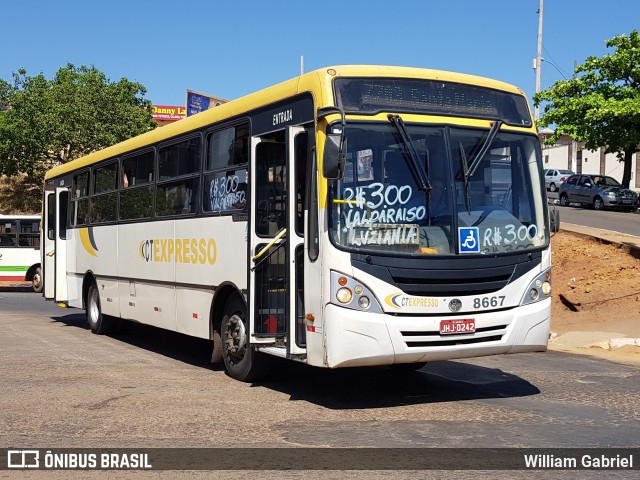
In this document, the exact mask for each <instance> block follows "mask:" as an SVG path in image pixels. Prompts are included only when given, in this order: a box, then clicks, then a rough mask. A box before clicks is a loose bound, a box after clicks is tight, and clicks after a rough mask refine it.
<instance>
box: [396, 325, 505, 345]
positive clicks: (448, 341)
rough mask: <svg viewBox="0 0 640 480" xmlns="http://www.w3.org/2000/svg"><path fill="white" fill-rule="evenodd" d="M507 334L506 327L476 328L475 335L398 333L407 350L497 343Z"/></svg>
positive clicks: (428, 332)
mask: <svg viewBox="0 0 640 480" xmlns="http://www.w3.org/2000/svg"><path fill="white" fill-rule="evenodd" d="M506 333H507V325H497V326H492V327H484V328H478V329H477V330H476V331H475V333H471V334H460V335H440V332H438V331H426V332H418V331H410V332H400V334H401V335H402V339H403V340H404V343H405V344H406V345H407V347H408V348H420V347H451V346H454V345H471V344H474V343H486V342H498V341H500V340H502V337H503V336H504V335H505V334H506Z"/></svg>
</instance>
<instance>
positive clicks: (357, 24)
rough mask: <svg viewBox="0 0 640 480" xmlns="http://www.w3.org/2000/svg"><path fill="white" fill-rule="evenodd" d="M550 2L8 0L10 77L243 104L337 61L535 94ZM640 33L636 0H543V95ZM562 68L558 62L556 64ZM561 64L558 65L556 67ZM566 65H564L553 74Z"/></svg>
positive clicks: (1, 36)
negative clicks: (467, 78)
mask: <svg viewBox="0 0 640 480" xmlns="http://www.w3.org/2000/svg"><path fill="white" fill-rule="evenodd" d="M538 6H539V0H483V1H480V0H440V1H433V0H386V1H381V0H329V1H318V2H312V1H295V2H294V1H286V0H268V1H258V0H244V1H243V0H235V1H220V0H218V1H214V0H210V1H205V0H180V1H169V0H137V1H136V0H103V1H98V2H93V1H87V0H83V1H76V0H58V1H45V0H20V1H11V0H0V9H1V10H0V11H2V26H1V27H0V78H2V79H4V80H11V74H12V72H15V71H17V70H18V69H19V68H21V67H24V68H26V69H27V73H28V74H30V75H36V74H38V73H41V72H42V73H44V74H45V76H46V77H47V78H51V77H53V75H54V74H55V72H56V71H57V70H58V69H59V68H60V67H62V66H64V65H66V64H67V63H73V64H75V65H77V66H79V65H94V66H95V67H96V68H98V69H99V70H101V71H103V72H104V73H105V74H106V75H107V77H109V78H110V79H111V80H113V81H116V80H119V79H120V78H122V77H126V78H128V79H129V80H132V81H137V82H140V83H142V84H143V85H144V86H146V88H147V94H146V96H145V98H147V99H149V100H151V101H152V102H153V103H154V104H156V105H184V103H185V96H186V93H185V92H186V90H187V89H191V90H196V91H200V92H203V93H208V94H211V95H215V96H218V97H222V98H226V99H233V98H238V97H240V96H243V95H246V94H248V93H251V92H253V91H256V90H259V89H261V88H264V87H267V86H269V85H272V84H275V83H278V82H280V81H284V80H287V79H289V78H292V77H295V76H296V75H298V74H299V73H300V56H301V55H303V56H304V66H305V71H310V70H314V69H317V68H321V67H325V66H329V65H340V64H350V63H357V64H383V65H404V66H413V67H426V68H435V69H442V70H452V71H458V72H464V73H471V74H475V75H482V76H486V77H491V78H496V79H499V80H503V81H506V82H509V83H512V84H515V85H517V86H519V87H520V88H522V89H523V90H524V91H525V93H526V94H527V95H528V96H529V97H530V96H531V95H532V94H533V93H534V91H535V74H534V71H533V69H532V59H533V58H534V57H535V56H536V54H537V32H538V15H537V10H538ZM633 29H640V2H639V1H638V0H608V1H595V0H574V1H572V0H545V5H544V30H543V45H544V50H543V57H544V58H545V60H547V62H545V63H543V69H542V88H543V89H544V88H547V87H550V86H551V85H552V84H553V83H554V82H555V81H557V80H562V79H563V77H562V74H561V73H560V72H559V71H558V70H561V71H562V72H563V73H564V75H565V76H566V77H569V76H571V75H572V71H573V62H574V60H577V61H578V62H579V63H582V62H583V61H584V59H585V58H586V57H587V56H589V55H595V56H602V55H604V54H605V53H607V52H611V49H607V48H606V47H605V45H604V42H605V40H607V39H609V38H611V37H613V36H615V35H618V34H628V33H629V32H630V31H631V30H633ZM549 62H552V63H549ZM554 65H555V66H554ZM556 67H557V68H556Z"/></svg>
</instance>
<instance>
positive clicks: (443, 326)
mask: <svg viewBox="0 0 640 480" xmlns="http://www.w3.org/2000/svg"><path fill="white" fill-rule="evenodd" d="M475 331H476V321H475V319H473V318H465V319H461V320H440V335H453V334H458V333H473V332H475Z"/></svg>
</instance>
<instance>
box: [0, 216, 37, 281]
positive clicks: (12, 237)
mask: <svg viewBox="0 0 640 480" xmlns="http://www.w3.org/2000/svg"><path fill="white" fill-rule="evenodd" d="M0 282H31V284H32V285H33V289H34V290H35V291H36V292H41V291H42V271H41V269H40V216H39V215H0Z"/></svg>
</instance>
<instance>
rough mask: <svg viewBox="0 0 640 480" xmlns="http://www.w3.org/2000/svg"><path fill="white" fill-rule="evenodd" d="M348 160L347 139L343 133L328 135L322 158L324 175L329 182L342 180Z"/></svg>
mask: <svg viewBox="0 0 640 480" xmlns="http://www.w3.org/2000/svg"><path fill="white" fill-rule="evenodd" d="M346 159H347V139H346V138H345V137H344V135H343V134H342V133H329V134H327V141H326V142H325V144H324V155H323V157H322V175H323V176H324V177H325V178H326V179H328V180H340V179H341V178H342V177H343V175H344V165H345V162H346Z"/></svg>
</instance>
